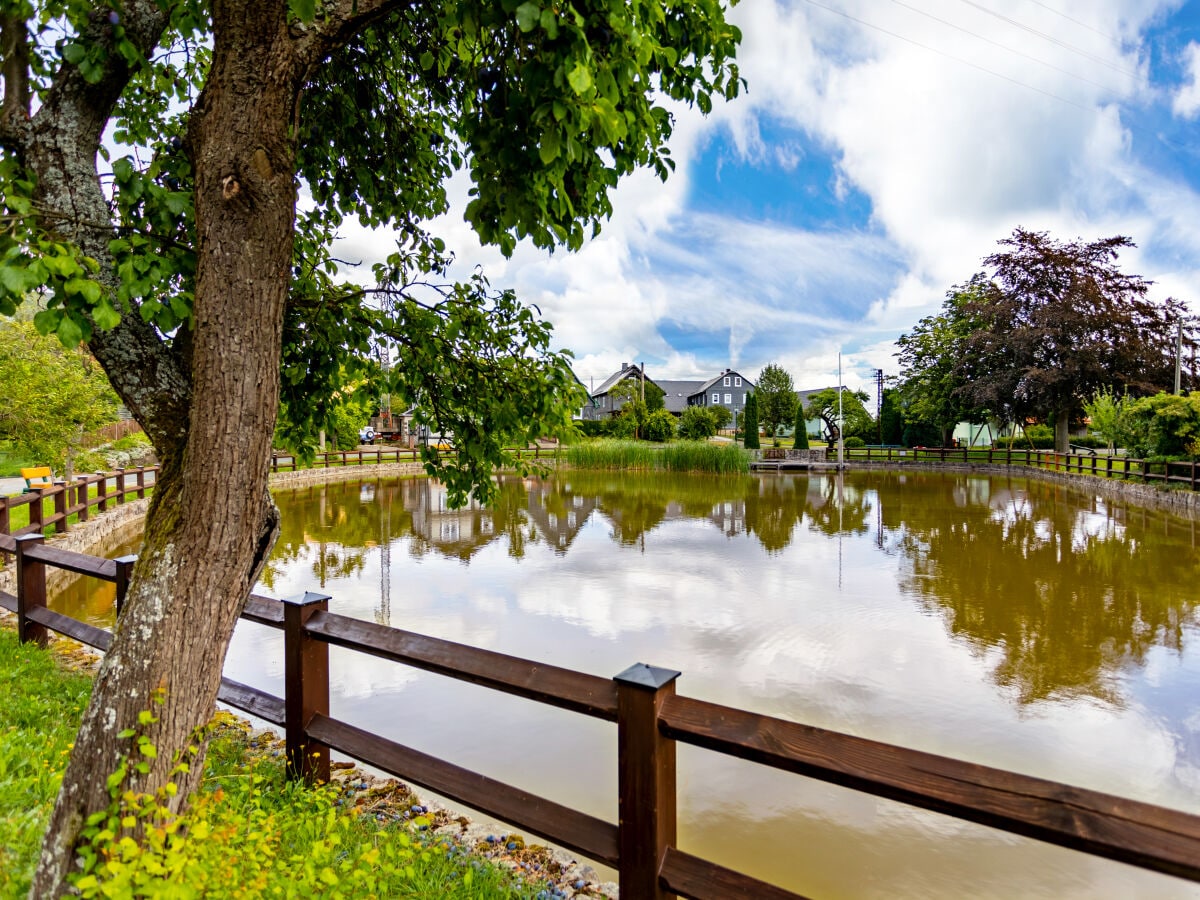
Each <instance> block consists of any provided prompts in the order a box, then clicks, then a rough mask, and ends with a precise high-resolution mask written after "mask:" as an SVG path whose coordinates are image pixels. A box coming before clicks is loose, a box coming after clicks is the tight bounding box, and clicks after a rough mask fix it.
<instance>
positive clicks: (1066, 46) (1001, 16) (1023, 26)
mask: <svg viewBox="0 0 1200 900" xmlns="http://www.w3.org/2000/svg"><path fill="white" fill-rule="evenodd" d="M962 2H963V3H965V4H967V6H973V7H975V8H976V9H977V10H979V11H980V12H983V13H986V14H987V15H989V16H994V17H995V18H997V19H999V20H1000V21H1001V22H1007V23H1008V24H1009V25H1012V26H1013V27H1015V28H1020V29H1021V30H1022V31H1028V32H1029V33H1030V34H1033V35H1037V36H1038V37H1040V38H1041V39H1042V40H1044V41H1049V42H1050V43H1052V44H1058V46H1060V47H1062V48H1064V49H1066V50H1070V51H1071V52H1072V53H1078V54H1079V55H1080V56H1083V57H1086V58H1087V59H1090V60H1092V61H1094V62H1098V63H1100V65H1102V66H1107V67H1108V68H1110V69H1112V70H1113V71H1114V72H1120V73H1121V74H1122V75H1129V76H1130V77H1132V78H1137V74H1138V73H1137V72H1133V71H1130V70H1129V69H1126V68H1124V67H1122V66H1119V65H1117V64H1116V63H1114V62H1112V61H1111V60H1109V59H1106V58H1105V57H1103V56H1098V55H1097V54H1095V53H1092V52H1091V51H1090V50H1084V49H1082V48H1080V47H1076V46H1075V45H1074V44H1068V43H1067V42H1066V41H1064V40H1061V39H1059V38H1056V37H1055V36H1054V35H1052V34H1047V33H1046V32H1044V31H1039V30H1038V29H1036V28H1034V27H1033V26H1031V25H1026V24H1025V23H1023V22H1018V21H1017V20H1016V19H1010V18H1009V17H1008V16H1006V15H1004V14H1003V13H998V12H996V11H995V10H992V9H988V8H987V7H986V6H983V5H982V4H979V3H976V2H975V0H962Z"/></svg>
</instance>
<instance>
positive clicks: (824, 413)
mask: <svg viewBox="0 0 1200 900" xmlns="http://www.w3.org/2000/svg"><path fill="white" fill-rule="evenodd" d="M867 399H868V397H867V394H866V392H865V391H849V390H843V391H842V392H841V401H840V402H841V411H842V419H843V423H844V425H845V428H844V430H845V434H846V436H850V435H857V436H858V437H861V438H870V437H871V435H872V434H873V433H874V431H875V420H874V419H872V418H871V414H870V413H869V412H867V408H866V406H864V405H863V404H865V403H866V402H867ZM838 402H839V400H838V390H837V388H825V390H823V391H816V392H815V393H812V394H809V396H808V403H807V404H806V405H805V407H804V415H805V417H806V418H809V419H820V420H821V421H822V422H824V423H825V435H826V440H827V441H829V442H830V443H833V442H834V441H836V440H837V438H838V421H837V420H838Z"/></svg>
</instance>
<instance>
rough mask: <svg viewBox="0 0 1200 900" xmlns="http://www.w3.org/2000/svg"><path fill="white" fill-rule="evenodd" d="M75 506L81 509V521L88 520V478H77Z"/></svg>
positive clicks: (82, 476)
mask: <svg viewBox="0 0 1200 900" xmlns="http://www.w3.org/2000/svg"><path fill="white" fill-rule="evenodd" d="M75 505H76V506H78V507H79V521H80V522H86V521H87V520H88V476H87V475H76V476H75Z"/></svg>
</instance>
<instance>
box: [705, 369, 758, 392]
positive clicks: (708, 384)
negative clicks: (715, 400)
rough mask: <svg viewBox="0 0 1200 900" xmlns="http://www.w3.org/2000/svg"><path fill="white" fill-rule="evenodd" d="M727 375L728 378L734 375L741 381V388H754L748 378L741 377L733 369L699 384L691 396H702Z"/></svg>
mask: <svg viewBox="0 0 1200 900" xmlns="http://www.w3.org/2000/svg"><path fill="white" fill-rule="evenodd" d="M727 375H728V376H734V375H736V376H737V377H738V378H740V379H742V387H748V388H753V387H754V382H753V381H751V380H750V379H749V378H747V377H746V376H745V375H743V374H742V373H741V372H735V371H734V370H733V369H726V370H725V371H724V372H722V373H721V374H720V375H714V376H713V377H712V378H710V379H708V381H706V382H704V383H703V384H701V385H700V386H699V387H697V388H696V389H695V390H694V391H692V394H693V395H694V394H703V393H704V392H705V391H707V390H708V389H709V388H710V387H712V386H713V385H714V384H716V383H717V382H718V381H721V380H722V379H724V378H725V376H727Z"/></svg>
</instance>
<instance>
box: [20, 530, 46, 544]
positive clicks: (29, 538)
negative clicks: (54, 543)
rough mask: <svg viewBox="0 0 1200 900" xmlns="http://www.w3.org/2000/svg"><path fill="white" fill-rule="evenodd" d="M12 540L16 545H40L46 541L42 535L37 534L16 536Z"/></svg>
mask: <svg viewBox="0 0 1200 900" xmlns="http://www.w3.org/2000/svg"><path fill="white" fill-rule="evenodd" d="M13 540H14V541H16V542H17V543H18V544H33V543H41V542H42V541H44V540H46V536H45V535H44V534H39V533H34V534H18V535H16V536H15V537H13Z"/></svg>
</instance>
